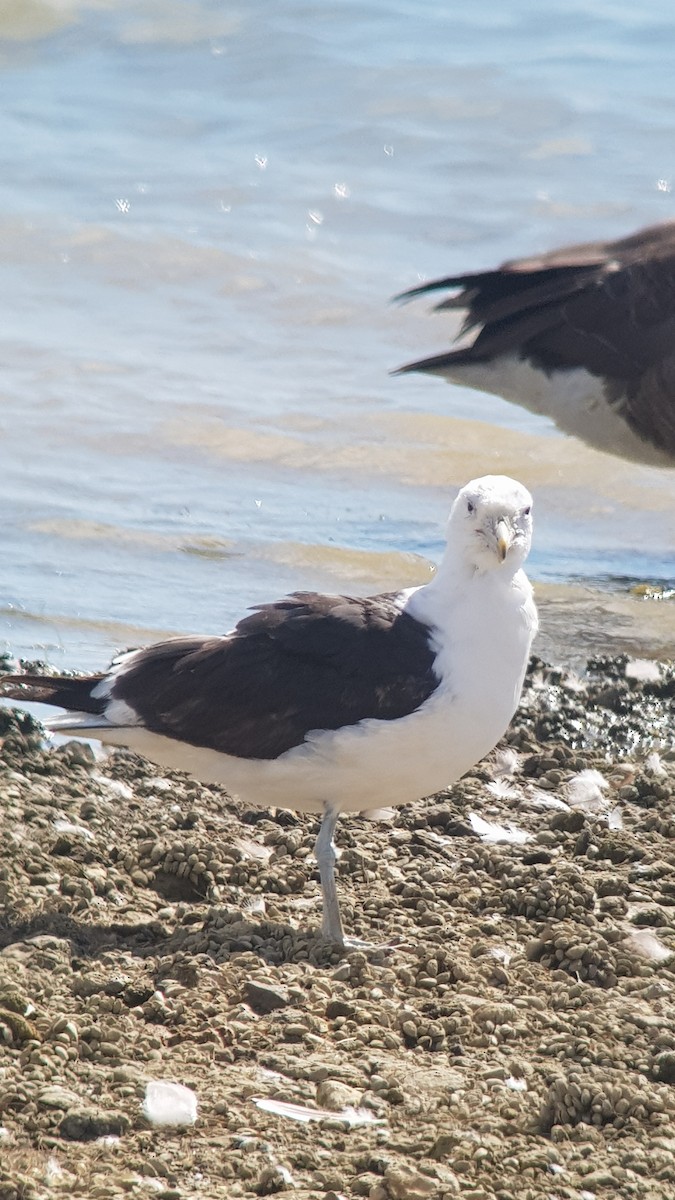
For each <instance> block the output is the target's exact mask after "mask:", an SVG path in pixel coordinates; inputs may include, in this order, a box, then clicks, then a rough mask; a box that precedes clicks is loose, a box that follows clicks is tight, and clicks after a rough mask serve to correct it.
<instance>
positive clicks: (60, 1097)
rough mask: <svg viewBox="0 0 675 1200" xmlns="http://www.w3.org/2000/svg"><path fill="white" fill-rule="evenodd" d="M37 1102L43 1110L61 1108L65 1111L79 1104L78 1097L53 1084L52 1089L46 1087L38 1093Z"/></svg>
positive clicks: (66, 1089)
mask: <svg viewBox="0 0 675 1200" xmlns="http://www.w3.org/2000/svg"><path fill="white" fill-rule="evenodd" d="M37 1101H38V1104H41V1105H42V1107H43V1108H63V1109H65V1110H66V1111H67V1110H68V1109H69V1108H75V1106H76V1105H78V1104H79V1103H80V1097H79V1096H78V1095H76V1093H75V1092H71V1091H69V1090H68V1088H64V1087H59V1086H58V1084H54V1086H53V1087H46V1088H43V1089H42V1091H41V1092H38V1097H37Z"/></svg>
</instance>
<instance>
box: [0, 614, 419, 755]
mask: <svg viewBox="0 0 675 1200" xmlns="http://www.w3.org/2000/svg"><path fill="white" fill-rule="evenodd" d="M435 656H436V655H435V651H434V650H433V649H432V647H431V645H430V630H429V628H428V626H426V625H424V624H421V623H420V622H418V621H415V620H413V618H412V617H410V616H408V615H407V614H406V613H403V612H401V609H400V607H398V605H396V604H395V602H394V598H393V594H385V595H381V596H372V597H367V598H352V597H349V596H327V595H321V594H317V593H313V592H295V593H294V594H293V595H291V596H289V597H288V598H286V599H285V600H281V601H279V602H277V603H275V604H265V605H260V606H258V607H257V608H256V609H255V610H254V611H253V612H252V614H251V615H250V616H247V617H245V618H244V619H243V620H242V621H240V622H239V624H238V625H237V627H236V630H235V631H234V633H233V634H231V635H229V636H227V637H211V638H203V637H184V638H173V639H170V640H168V641H164V642H158V643H156V644H155V645H152V646H149V647H147V649H144V650H139V651H136V652H134V654H133V657H130V658H129V659H127V660H126V661H123V663H122V665H121V669H120V671H119V674H117V675H115V671H114V670H113V671H111V676H112V677H113V678H114V682H113V683H112V687H111V689H110V692H109V693H108V695H106V696H101V695H99V696H92V690H95V688H96V685H98V684H100V683H101V680H102V679H104V678H105V676H104V675H96V676H93V677H92V676H90V677H89V678H88V679H77V678H68V677H63V676H56V677H54V678H53V679H49V678H45V677H32V676H30V675H15V676H5V677H4V678H3V679H2V681H1V682H2V685H3V694H5V695H10V696H11V697H12V698H13V699H18V700H21V699H22V698H23V699H24V700H38V701H39V700H46V701H47V702H49V703H51V704H59V705H61V706H62V707H65V708H68V709H71V710H76V711H79V712H90V713H94V714H97V713H98V714H101V715H103V714H105V710H106V707H107V705H108V704H109V703H110V701H111V700H117V701H120V700H121V701H124V702H125V703H126V704H128V705H129V706H130V708H132V709H133V711H134V712H135V713H136V714H137V716H138V718H139V720H140V722H141V723H142V725H143V726H145V728H146V729H149V730H151V731H152V732H153V733H159V734H164V735H166V736H168V737H171V738H176V739H177V740H179V741H183V742H187V743H189V744H191V745H195V746H204V747H209V748H211V749H213V750H218V751H220V752H222V753H224V754H232V755H237V756H239V757H241V758H263V759H272V758H276V757H277V756H278V755H280V754H283V752H284V751H285V750H289V749H291V747H293V746H298V745H300V744H301V743H302V741H303V740H304V738H305V736H306V734H307V733H308V732H309V731H310V730H312V729H338V728H340V727H341V726H343V725H353V724H355V723H356V722H358V721H361V720H363V719H364V718H366V717H378V718H380V719H383V720H394V719H396V718H397V717H402V716H406V715H407V714H408V713H410V712H413V711H414V710H415V709H416V708H418V707H419V706H420V705H421V704H422V703H423V702H424V701H425V700H426V699H428V697H429V696H430V695H431V694H432V692H433V691H435V689H436V687H437V686H438V677H437V675H436V674H435V672H434V661H435ZM113 723H115V722H114V721H113ZM91 732H92V735H93V733H94V731H93V728H92V730H91Z"/></svg>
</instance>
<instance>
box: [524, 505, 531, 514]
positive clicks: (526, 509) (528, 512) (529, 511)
mask: <svg viewBox="0 0 675 1200" xmlns="http://www.w3.org/2000/svg"><path fill="white" fill-rule="evenodd" d="M531 512H532V505H531V504H528V506H527V508H524V509H523V516H524V517H529V515H530V513H531Z"/></svg>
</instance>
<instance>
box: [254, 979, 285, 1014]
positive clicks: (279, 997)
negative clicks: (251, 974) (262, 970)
mask: <svg viewBox="0 0 675 1200" xmlns="http://www.w3.org/2000/svg"><path fill="white" fill-rule="evenodd" d="M244 999H245V1001H246V1003H247V1004H250V1006H251V1008H252V1009H254V1010H255V1012H258V1013H263V1014H264V1013H271V1012H274V1010H275V1008H286V1006H287V1005H288V1004H290V1003H291V999H290V996H289V994H288V991H287V989H286V988H283V987H280V986H279V985H278V984H275V985H274V986H272V985H271V984H269V983H260V982H259V981H258V980H257V979H247V980H246V982H245V983H244Z"/></svg>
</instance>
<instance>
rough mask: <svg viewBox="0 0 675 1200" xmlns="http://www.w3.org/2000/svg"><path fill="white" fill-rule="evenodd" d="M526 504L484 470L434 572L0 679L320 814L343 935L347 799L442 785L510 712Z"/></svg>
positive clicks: (164, 754) (324, 879)
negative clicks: (95, 668) (337, 840)
mask: <svg viewBox="0 0 675 1200" xmlns="http://www.w3.org/2000/svg"><path fill="white" fill-rule="evenodd" d="M531 505H532V499H531V497H530V495H529V492H527V491H526V489H525V488H524V487H523V486H522V485H521V484H520V483H516V482H515V481H514V480H513V479H508V478H507V477H506V476H500V475H497V476H490V475H488V476H486V477H485V478H483V479H477V480H474V481H473V482H471V483H469V484H467V485H466V487H464V488H462V490H461V491H460V493H459V495H458V496H457V499H456V500H455V503H454V504H453V506H452V510H451V513H450V518H449V521H448V526H447V546H446V550H445V554H444V556H443V558H442V560H441V563H440V565H439V567H438V570H437V572H436V574H435V576H434V577H433V578H432V579H431V581H430V582H429V583H427V584H425V585H424V586H423V587H417V588H407V589H405V590H404V591H400V592H391V593H385V594H383V595H378V596H369V597H366V598H360V599H357V598H354V597H351V596H332V595H322V594H319V593H315V592H296V593H295V594H294V595H291V596H289V597H288V598H287V599H285V600H280V601H278V602H277V603H275V604H263V605H258V606H257V607H256V608H255V609H254V610H253V612H252V614H251V615H250V616H247V617H245V618H244V619H243V620H242V621H240V622H239V624H238V625H237V626H236V628H235V629H234V630H232V632H231V633H229V634H226V635H224V636H222V637H181V638H172V639H170V640H168V641H163V642H157V643H156V644H155V645H152V646H148V647H147V648H146V649H143V650H133V651H130V652H128V653H126V654H124V655H122V656H121V657H120V658H119V659H117V660H116V661H115V663H113V666H112V667H111V669H110V671H109V672H107V673H105V674H100V675H93V676H89V677H87V678H80V679H77V678H75V679H73V678H68V677H63V676H54V677H50V676H42V675H14V676H13V675H5V676H3V677H1V678H0V685H1V689H0V690H1V691H2V693H3V694H4V695H5V696H9V697H11V698H12V699H15V700H21V699H24V700H32V701H41V702H43V703H46V704H53V705H57V706H59V707H61V708H65V709H68V710H69V711H68V712H67V714H66V715H65V716H59V717H55V718H54V719H53V720H52V721H50V722H49V726H48V727H49V728H50V729H54V730H59V731H60V732H68V733H72V734H75V735H78V734H79V735H81V736H86V737H94V738H98V739H100V741H102V742H105V743H109V744H110V743H112V744H113V745H118V746H128V747H129V748H130V749H132V750H135V751H137V752H138V753H140V754H144V755H145V756H146V757H147V758H149V759H151V760H152V761H153V762H155V763H158V764H161V765H162V766H166V767H173V768H178V769H180V770H183V771H188V772H190V774H192V775H194V776H195V777H196V778H197V779H200V780H202V781H203V782H209V783H211V782H216V783H221V784H224V785H225V786H226V787H227V788H228V789H229V790H230V791H231V792H233V793H234V794H236V795H238V796H240V797H241V798H242V799H243V800H244V801H245V802H246V803H248V804H252V805H261V806H267V805H275V806H279V807H281V808H290V809H295V810H297V811H300V812H323V820H322V822H321V827H320V830H319V835H318V838H317V841H316V857H317V860H318V864H319V873H320V877H321V886H322V890H323V924H322V932H323V934H324V936H325V937H326V938H329V939H331V940H333V941H336V942H340V943H342V942H343V941H344V937H343V932H342V923H341V919H340V911H339V907H338V900H337V893H336V889H335V874H334V849H333V833H334V830H335V825H336V821H337V818H338V816H339V814H340V813H341V812H363V811H367V810H369V809H371V810H372V809H376V808H381V807H383V806H388V805H393V804H405V803H408V802H409V801H412V800H416V799H418V798H419V797H421V796H425V795H430V794H432V793H434V792H437V791H439V790H440V789H441V788H443V787H446V786H447V785H448V784H450V783H452V782H453V781H454V780H456V779H458V778H459V776H460V775H463V774H464V773H465V771H467V770H468V769H469V768H470V767H471V766H473V764H474V763H476V762H477V761H478V760H479V759H480V758H482V757H483V756H484V755H485V754H487V753H488V752H489V751H490V750H491V749H492V748H493V746H494V745H495V743H496V742H497V741H498V739H499V738H500V737H501V736H502V734H503V733H504V731H505V729H506V728H507V726H508V724H509V721H510V720H511V718H512V716H513V713H514V711H515V708H516V705H517V703H518V699H519V696H520V691H521V687H522V683H523V677H524V674H525V668H526V666H527V661H528V656H529V652H530V645H531V643H532V638H533V636H534V633H535V631H536V627H537V614H536V609H535V606H534V601H533V599H532V588H531V586H530V583H529V581H528V579H527V576H526V575H525V574H524V572H523V571H522V570H521V567H522V564H523V562H524V561H525V558H526V557H527V553H528V551H529V549H530V541H531V536H532V516H531Z"/></svg>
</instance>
